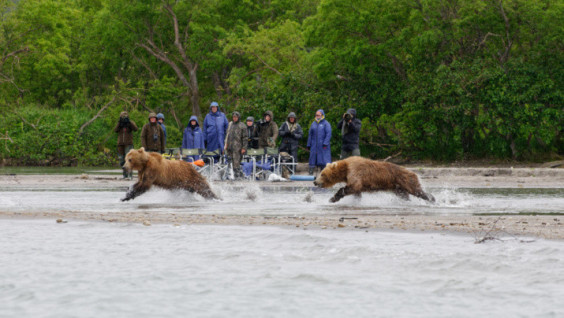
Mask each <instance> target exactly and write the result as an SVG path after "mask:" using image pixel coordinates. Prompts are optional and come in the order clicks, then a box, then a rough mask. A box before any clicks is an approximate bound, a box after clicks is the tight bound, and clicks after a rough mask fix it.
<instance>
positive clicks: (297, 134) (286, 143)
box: [278, 112, 304, 162]
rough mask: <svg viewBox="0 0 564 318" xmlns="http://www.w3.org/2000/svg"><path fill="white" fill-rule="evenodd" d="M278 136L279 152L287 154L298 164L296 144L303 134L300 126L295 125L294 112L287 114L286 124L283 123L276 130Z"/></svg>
mask: <svg viewBox="0 0 564 318" xmlns="http://www.w3.org/2000/svg"><path fill="white" fill-rule="evenodd" d="M278 135H279V136H280V137H281V138H282V142H281V143H280V152H287V153H289V154H290V155H291V156H292V157H294V162H298V144H299V142H300V139H301V138H302V137H303V135H304V132H303V130H302V126H300V124H298V123H297V119H296V114H295V113H294V112H291V113H289V114H288V117H287V119H286V122H284V123H283V124H282V125H281V126H280V129H279V130H278Z"/></svg>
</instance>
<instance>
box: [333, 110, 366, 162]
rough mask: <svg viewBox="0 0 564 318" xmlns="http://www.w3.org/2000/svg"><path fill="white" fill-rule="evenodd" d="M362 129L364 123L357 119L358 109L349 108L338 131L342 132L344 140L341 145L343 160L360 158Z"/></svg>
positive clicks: (339, 124) (338, 125)
mask: <svg viewBox="0 0 564 318" xmlns="http://www.w3.org/2000/svg"><path fill="white" fill-rule="evenodd" d="M361 127H362V122H361V121H360V119H358V118H356V109H354V108H349V109H348V110H347V112H346V113H344V114H343V118H341V120H340V121H339V123H338V124H337V129H340V130H341V136H342V138H343V140H342V141H343V142H342V144H341V157H340V159H341V160H342V159H345V158H348V157H350V156H360V148H359V142H358V141H359V135H360V128H361Z"/></svg>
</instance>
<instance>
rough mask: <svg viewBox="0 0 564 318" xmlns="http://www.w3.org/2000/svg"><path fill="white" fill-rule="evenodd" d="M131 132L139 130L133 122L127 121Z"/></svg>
mask: <svg viewBox="0 0 564 318" xmlns="http://www.w3.org/2000/svg"><path fill="white" fill-rule="evenodd" d="M129 124H130V126H129V127H130V128H131V131H137V129H139V128H138V127H137V125H136V124H135V122H134V121H133V120H129Z"/></svg>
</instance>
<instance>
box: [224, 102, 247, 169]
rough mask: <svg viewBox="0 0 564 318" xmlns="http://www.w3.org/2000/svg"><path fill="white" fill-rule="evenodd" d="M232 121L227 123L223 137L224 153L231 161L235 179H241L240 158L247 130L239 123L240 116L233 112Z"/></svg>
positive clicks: (245, 143)
mask: <svg viewBox="0 0 564 318" xmlns="http://www.w3.org/2000/svg"><path fill="white" fill-rule="evenodd" d="M232 116H233V121H232V122H230V123H229V126H228V128H227V136H225V151H226V153H227V156H228V157H229V158H230V159H231V160H232V161H231V162H232V163H233V172H234V174H235V178H241V177H243V171H242V170H241V158H242V157H243V154H244V153H245V152H246V147H247V128H246V126H245V124H243V123H242V122H241V114H239V112H236V111H235V112H233V115H232Z"/></svg>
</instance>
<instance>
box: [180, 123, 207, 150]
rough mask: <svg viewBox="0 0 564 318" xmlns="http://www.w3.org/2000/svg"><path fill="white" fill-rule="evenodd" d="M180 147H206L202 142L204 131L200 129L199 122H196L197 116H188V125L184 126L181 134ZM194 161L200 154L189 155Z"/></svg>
mask: <svg viewBox="0 0 564 318" xmlns="http://www.w3.org/2000/svg"><path fill="white" fill-rule="evenodd" d="M182 148H183V149H204V148H206V146H205V143H204V133H203V132H202V129H200V123H199V122H198V117H196V116H192V117H190V121H189V122H188V126H186V128H184V135H183V136H182ZM190 157H191V158H192V159H194V161H196V160H198V159H200V156H190Z"/></svg>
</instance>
